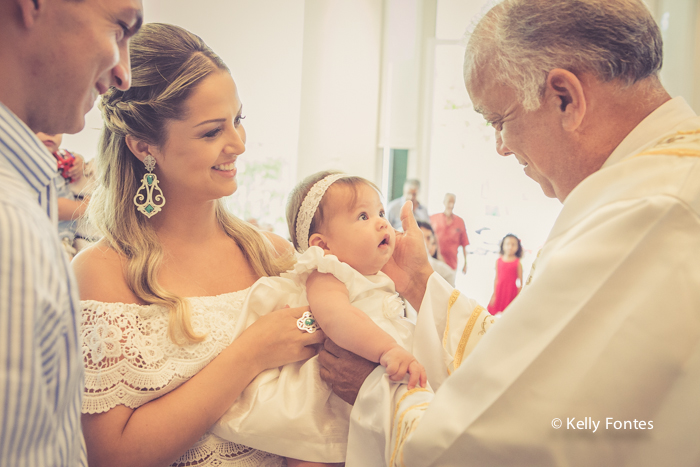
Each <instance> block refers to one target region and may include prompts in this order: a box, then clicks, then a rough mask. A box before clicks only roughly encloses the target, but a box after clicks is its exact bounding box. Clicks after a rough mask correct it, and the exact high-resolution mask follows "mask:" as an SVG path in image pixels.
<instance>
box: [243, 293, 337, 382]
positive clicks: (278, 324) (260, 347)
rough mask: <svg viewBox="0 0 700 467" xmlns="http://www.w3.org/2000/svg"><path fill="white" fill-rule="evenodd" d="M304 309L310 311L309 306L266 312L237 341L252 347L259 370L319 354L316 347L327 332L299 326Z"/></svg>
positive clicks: (249, 347)
mask: <svg viewBox="0 0 700 467" xmlns="http://www.w3.org/2000/svg"><path fill="white" fill-rule="evenodd" d="M305 311H309V307H308V306H304V307H297V308H282V309H281V310H276V311H273V312H271V313H268V314H266V315H263V316H261V317H260V318H259V319H258V320H257V321H256V322H255V323H253V324H252V325H251V326H250V327H249V328H248V329H246V330H245V331H243V333H242V334H241V335H240V336H239V337H238V339H236V341H234V342H238V343H243V344H244V346H245V347H244V348H246V349H249V351H250V352H251V353H250V358H251V360H253V361H255V362H256V366H257V367H258V368H259V369H260V371H263V370H267V369H269V368H276V367H278V366H282V365H286V364H287V363H292V362H298V361H299V360H305V359H307V358H311V357H313V356H314V355H316V347H314V346H315V345H317V344H321V343H323V341H324V340H325V338H326V335H325V334H324V333H323V331H321V330H317V331H316V332H313V333H309V332H306V331H301V330H299V328H297V319H299V318H301V315H302V314H303V313H304V312H305Z"/></svg>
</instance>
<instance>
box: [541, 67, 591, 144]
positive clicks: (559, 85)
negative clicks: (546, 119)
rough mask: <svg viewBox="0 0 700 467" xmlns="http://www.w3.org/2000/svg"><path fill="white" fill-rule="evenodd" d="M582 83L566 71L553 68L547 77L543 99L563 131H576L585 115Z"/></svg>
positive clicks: (584, 96)
mask: <svg viewBox="0 0 700 467" xmlns="http://www.w3.org/2000/svg"><path fill="white" fill-rule="evenodd" d="M584 88H585V85H584V82H583V81H581V80H580V79H579V78H578V77H577V76H576V75H575V74H573V73H571V72H570V71H568V70H563V69H561V68H555V69H553V70H551V71H550V72H549V73H548V75H547V80H546V83H545V96H544V99H545V101H546V102H547V103H550V104H551V105H552V106H553V107H556V108H557V111H558V112H557V113H558V114H559V117H560V119H561V125H562V128H563V129H564V130H565V131H576V130H577V129H578V128H579V127H580V126H581V122H582V121H583V117H584V116H585V115H586V93H585V89H584Z"/></svg>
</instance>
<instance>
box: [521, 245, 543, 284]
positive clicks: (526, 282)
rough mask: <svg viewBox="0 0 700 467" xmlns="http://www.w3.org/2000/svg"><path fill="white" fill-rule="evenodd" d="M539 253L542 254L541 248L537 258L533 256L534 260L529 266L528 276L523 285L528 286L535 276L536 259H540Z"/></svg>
mask: <svg viewBox="0 0 700 467" xmlns="http://www.w3.org/2000/svg"><path fill="white" fill-rule="evenodd" d="M540 253H542V248H540V250H539V251H538V252H537V256H535V260H534V261H533V262H532V266H530V274H528V275H527V280H526V281H525V285H530V281H532V276H533V274H535V265H536V264H537V258H539V257H540Z"/></svg>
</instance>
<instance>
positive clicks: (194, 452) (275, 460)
mask: <svg viewBox="0 0 700 467" xmlns="http://www.w3.org/2000/svg"><path fill="white" fill-rule="evenodd" d="M283 465H285V461H284V459H283V458H282V457H280V456H276V455H274V454H270V453H267V452H263V451H258V450H255V449H253V448H249V447H247V446H243V445H241V444H236V443H231V442H229V441H226V440H223V439H221V438H219V437H218V436H216V435H214V434H211V433H205V434H204V436H203V437H202V439H200V440H199V441H198V442H197V444H195V445H194V446H192V447H191V448H190V449H189V450H188V451H187V452H186V453H185V454H184V455H183V456H182V457H180V458H179V459H178V460H177V461H175V462H174V463H173V464H171V467H192V466H197V467H204V466H236V467H281V466H283Z"/></svg>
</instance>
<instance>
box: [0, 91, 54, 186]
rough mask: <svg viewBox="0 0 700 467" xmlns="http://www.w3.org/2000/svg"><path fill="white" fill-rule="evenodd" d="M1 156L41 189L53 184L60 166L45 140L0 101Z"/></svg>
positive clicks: (29, 181) (25, 178) (31, 183)
mask: <svg viewBox="0 0 700 467" xmlns="http://www.w3.org/2000/svg"><path fill="white" fill-rule="evenodd" d="M0 155H2V156H4V158H5V159H7V160H8V162H9V164H10V165H12V166H13V167H14V169H15V170H16V171H17V172H18V173H19V174H20V175H21V176H22V177H23V178H24V180H26V182H27V184H28V185H29V186H31V187H32V188H33V189H34V190H35V191H37V192H41V191H44V190H45V189H46V187H47V186H48V185H49V183H51V180H52V179H53V177H54V176H55V175H56V172H57V170H58V166H57V163H56V159H55V158H54V157H53V155H51V153H50V152H49V150H48V149H47V148H46V146H44V143H42V142H41V140H39V138H37V136H36V135H35V134H34V132H33V131H32V130H31V129H30V128H29V127H28V126H27V125H26V124H25V123H24V122H23V121H22V120H20V119H19V118H18V117H17V116H16V115H15V114H14V113H13V112H12V111H11V110H10V109H8V108H7V107H5V105H4V104H3V103H2V102H0Z"/></svg>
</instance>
